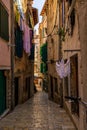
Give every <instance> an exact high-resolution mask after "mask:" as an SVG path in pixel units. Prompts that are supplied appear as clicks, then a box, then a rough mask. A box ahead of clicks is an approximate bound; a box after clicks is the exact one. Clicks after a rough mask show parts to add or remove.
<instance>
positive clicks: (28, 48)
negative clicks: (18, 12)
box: [23, 22, 30, 55]
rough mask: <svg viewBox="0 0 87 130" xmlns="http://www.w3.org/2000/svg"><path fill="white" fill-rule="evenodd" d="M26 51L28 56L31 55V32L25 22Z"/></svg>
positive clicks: (24, 45)
mask: <svg viewBox="0 0 87 130" xmlns="http://www.w3.org/2000/svg"><path fill="white" fill-rule="evenodd" d="M23 40H24V44H23V47H24V50H25V52H26V53H28V55H30V32H29V27H28V25H27V24H26V23H25V22H24V38H23Z"/></svg>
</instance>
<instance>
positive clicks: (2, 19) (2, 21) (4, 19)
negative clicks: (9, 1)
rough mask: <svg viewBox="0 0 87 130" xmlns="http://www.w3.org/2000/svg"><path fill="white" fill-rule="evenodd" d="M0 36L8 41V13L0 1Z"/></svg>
mask: <svg viewBox="0 0 87 130" xmlns="http://www.w3.org/2000/svg"><path fill="white" fill-rule="evenodd" d="M0 37H2V38H3V39H4V40H6V41H9V22H8V13H7V11H6V10H5V8H4V7H3V6H2V4H1V3H0Z"/></svg>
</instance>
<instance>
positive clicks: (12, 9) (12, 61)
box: [10, 0, 15, 110]
mask: <svg viewBox="0 0 87 130" xmlns="http://www.w3.org/2000/svg"><path fill="white" fill-rule="evenodd" d="M13 4H14V1H13V0H10V9H11V17H10V20H11V110H13V108H14V106H15V104H14V58H15V57H14V47H15V45H14V8H13Z"/></svg>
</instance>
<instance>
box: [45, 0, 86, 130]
mask: <svg viewBox="0 0 87 130" xmlns="http://www.w3.org/2000/svg"><path fill="white" fill-rule="evenodd" d="M47 2H48V4H47V6H48V9H47V35H48V38H47V41H48V63H49V64H48V75H49V98H50V99H52V100H53V101H56V102H57V103H58V104H60V106H64V107H65V108H66V110H67V112H68V114H69V115H70V117H71V119H72V122H73V123H74V125H75V126H76V128H77V129H78V130H86V129H87V100H86V90H87V89H86V58H85V57H86V56H85V55H86V48H87V47H86V40H87V39H86V35H85V34H86V17H85V16H86V10H87V6H86V4H87V2H86V1H85V0H84V1H76V0H62V1H53V0H48V1H47ZM82 11H83V14H84V15H81V14H82ZM56 14H57V15H56ZM83 21H84V22H83ZM62 61H63V62H62ZM67 61H68V62H67ZM56 63H57V64H58V65H60V66H61V67H60V68H62V69H61V70H62V71H61V74H62V76H61V75H60V71H59V70H58V67H59V66H58V67H57V71H56ZM60 63H61V64H60ZM67 63H69V64H68V65H67ZM62 65H63V66H62ZM66 66H68V67H67V68H68V69H67V73H68V74H67V75H66V73H65V72H66V70H65V69H66ZM63 67H64V68H63ZM62 72H63V73H62Z"/></svg>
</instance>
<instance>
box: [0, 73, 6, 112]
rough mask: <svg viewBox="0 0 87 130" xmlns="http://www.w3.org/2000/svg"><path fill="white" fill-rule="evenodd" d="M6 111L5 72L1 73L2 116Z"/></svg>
mask: <svg viewBox="0 0 87 130" xmlns="http://www.w3.org/2000/svg"><path fill="white" fill-rule="evenodd" d="M5 109H6V79H5V76H4V71H0V115H1V114H2V113H3V112H4V111H5Z"/></svg>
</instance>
